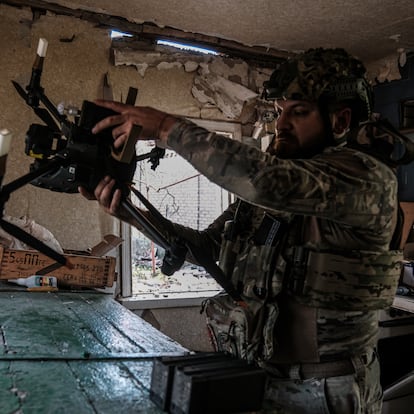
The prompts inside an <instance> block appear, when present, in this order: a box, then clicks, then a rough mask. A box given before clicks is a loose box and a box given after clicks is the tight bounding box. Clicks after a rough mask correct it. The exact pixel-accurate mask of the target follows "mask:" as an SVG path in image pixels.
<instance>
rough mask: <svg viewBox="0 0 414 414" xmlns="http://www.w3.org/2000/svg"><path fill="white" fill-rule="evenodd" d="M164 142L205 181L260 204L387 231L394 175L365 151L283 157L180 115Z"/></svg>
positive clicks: (343, 149)
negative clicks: (181, 117)
mask: <svg viewBox="0 0 414 414" xmlns="http://www.w3.org/2000/svg"><path fill="white" fill-rule="evenodd" d="M168 146H169V148H171V149H173V150H174V151H176V152H177V153H178V154H180V155H181V156H182V157H183V158H185V159H186V160H188V161H189V162H190V163H191V164H192V165H193V166H194V167H195V168H196V169H197V170H198V171H200V172H201V173H202V174H204V175H205V176H206V177H207V178H209V179H210V180H211V181H213V182H215V183H216V184H218V185H220V186H222V187H223V188H225V189H227V190H228V191H230V192H232V193H234V194H236V195H237V196H239V197H240V198H241V199H244V200H246V201H248V202H250V203H253V204H255V205H258V206H260V207H263V208H265V209H268V210H274V211H276V212H280V211H284V212H290V213H293V214H301V215H312V216H316V217H319V218H322V219H328V220H332V221H335V222H338V223H343V224H345V225H349V226H353V227H356V228H360V229H370V230H374V229H375V231H376V232H378V233H380V232H384V231H385V232H387V233H392V231H393V230H392V229H391V227H392V226H394V224H395V223H391V221H392V220H391V218H392V217H393V215H394V213H395V209H396V202H397V181H396V175H395V172H394V171H393V170H392V169H390V168H389V167H388V166H386V165H385V164H383V163H382V162H380V161H378V160H377V159H376V158H374V157H372V156H369V155H368V154H365V153H362V152H358V151H356V150H353V149H350V148H347V147H335V148H334V147H331V148H328V149H326V150H325V151H324V152H323V153H321V154H319V155H317V156H315V157H313V158H311V159H297V160H294V159H291V160H283V159H279V158H277V157H275V156H272V155H270V154H268V153H265V152H262V151H261V150H260V149H258V148H256V147H253V146H250V145H246V144H243V143H241V142H238V141H235V140H232V139H229V138H227V137H224V136H221V135H218V134H215V133H210V132H208V131H207V130H205V129H203V128H200V127H198V126H196V125H194V124H193V123H191V122H188V121H186V120H183V121H180V122H178V123H177V124H176V125H175V126H174V128H173V130H172V131H171V133H170V135H169V137H168Z"/></svg>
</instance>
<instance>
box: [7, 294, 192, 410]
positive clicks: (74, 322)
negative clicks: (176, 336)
mask: <svg viewBox="0 0 414 414" xmlns="http://www.w3.org/2000/svg"><path fill="white" fill-rule="evenodd" d="M185 353H187V350H186V349H185V348H183V347H182V346H181V345H179V344H178V343H176V342H174V341H173V340H171V339H170V338H168V337H167V336H165V335H164V334H162V333H161V332H159V331H158V330H156V329H155V328H153V327H152V326H151V325H150V324H148V323H147V322H145V321H144V320H142V319H141V318H139V317H138V316H137V315H135V314H134V313H132V312H131V311H129V310H128V309H126V308H125V307H123V306H122V305H120V304H119V303H118V302H116V301H115V300H114V299H112V297H111V296H110V295H107V294H102V293H95V292H88V293H83V292H80V293H79V292H76V293H70V292H53V293H50V292H49V293H48V292H27V291H21V290H16V291H0V413H1V414H9V413H10V414H11V413H24V414H32V413H39V414H47V413H51V414H52V413H53V414H55V413H65V414H66V413H68V414H69V413H76V414H83V413H94V414H97V413H99V414H101V413H103V414H106V413H110V414H112V413H116V412H122V413H128V414H129V413H146V414H151V413H161V412H162V411H161V410H159V409H158V408H157V407H156V406H155V405H154V404H153V403H152V401H150V399H149V387H150V380H151V372H152V365H153V360H154V358H156V357H157V356H161V355H182V354H185Z"/></svg>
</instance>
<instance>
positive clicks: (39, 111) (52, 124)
mask: <svg viewBox="0 0 414 414" xmlns="http://www.w3.org/2000/svg"><path fill="white" fill-rule="evenodd" d="M12 84H13V86H14V87H15V89H16V91H17V92H18V94H19V95H20V96H21V97H22V98H23V99H24V101H25V102H26V103H27V104H28V103H29V94H28V93H27V92H26V91H25V90H24V89H23V87H22V86H21V85H20V84H18V83H17V82H16V81H13V80H12ZM40 100H42V97H40ZM32 108H33V111H34V112H35V114H36V115H37V116H38V117H39V118H40V119H41V120H42V121H43V122H44V123H45V124H46V125H47V126H48V127H49V128H51V129H52V130H53V131H56V132H59V131H60V128H59V125H58V124H57V122H56V121H55V119H54V118H53V116H52V115H50V113H49V111H48V110H47V109H45V108H40V107H38V106H37V107H36V106H32Z"/></svg>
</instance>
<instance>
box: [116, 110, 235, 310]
mask: <svg viewBox="0 0 414 414" xmlns="http://www.w3.org/2000/svg"><path fill="white" fill-rule="evenodd" d="M187 119H188V120H190V121H192V122H194V123H195V124H197V125H199V126H201V127H203V128H206V129H208V130H209V131H214V132H216V133H224V134H226V135H227V134H231V137H232V139H235V140H237V141H242V127H241V124H240V123H237V122H228V121H214V120H208V119H199V118H189V117H187ZM120 233H121V237H122V238H123V240H124V242H123V243H122V246H121V248H120V259H121V260H120V273H121V278H120V279H121V286H120V297H119V301H120V302H121V303H122V304H123V305H125V306H126V307H127V308H129V309H156V308H169V307H185V306H199V305H200V304H201V302H202V301H203V300H205V299H206V298H207V296H196V295H193V296H191V295H188V296H186V297H182V298H170V297H162V298H159V297H158V298H156V297H154V298H151V299H148V298H146V299H143V298H139V297H138V295H134V294H133V292H132V262H131V259H132V254H131V253H132V252H131V237H132V232H131V225H130V224H128V223H125V222H121V226H120Z"/></svg>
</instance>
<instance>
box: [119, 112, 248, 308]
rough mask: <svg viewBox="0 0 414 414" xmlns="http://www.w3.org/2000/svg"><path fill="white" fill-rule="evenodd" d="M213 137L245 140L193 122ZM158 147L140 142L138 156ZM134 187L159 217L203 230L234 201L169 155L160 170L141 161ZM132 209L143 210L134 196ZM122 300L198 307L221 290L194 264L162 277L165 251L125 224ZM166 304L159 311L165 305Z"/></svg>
mask: <svg viewBox="0 0 414 414" xmlns="http://www.w3.org/2000/svg"><path fill="white" fill-rule="evenodd" d="M193 122H195V123H197V124H199V125H200V126H203V127H205V128H206V129H209V130H211V131H215V132H219V133H221V134H223V135H228V136H230V137H231V138H233V139H238V140H241V127H240V125H239V124H235V123H229V122H213V121H206V120H199V119H193ZM153 146H154V143H153V142H149V141H141V142H139V143H138V144H137V154H142V153H148V152H149V151H151V149H152V148H153ZM134 181H135V187H136V188H137V189H138V190H139V191H140V192H141V194H142V195H144V197H146V198H147V199H148V200H149V201H150V202H151V203H152V204H153V205H154V206H155V207H156V208H157V209H158V210H159V211H160V213H161V214H162V215H163V216H164V217H166V218H168V219H170V220H171V221H173V222H176V223H179V224H183V225H185V226H188V227H191V228H194V229H197V230H202V229H204V228H206V227H207V226H208V225H209V224H210V223H211V222H212V221H213V220H214V219H215V218H216V217H217V216H218V215H220V214H221V212H222V211H223V210H225V209H226V208H227V206H228V205H229V204H230V203H231V202H232V201H233V196H232V194H230V193H228V192H227V191H225V190H223V189H222V188H220V187H219V186H217V185H215V184H214V183H212V182H210V181H209V180H207V179H206V178H205V177H204V176H203V175H201V174H200V173H198V171H197V170H195V169H194V168H193V167H192V166H191V165H190V164H189V163H188V162H187V161H185V160H184V159H182V158H181V157H180V156H179V155H177V154H176V153H175V152H173V151H169V150H167V151H166V153H165V155H164V157H163V158H162V159H161V160H160V163H159V165H158V167H156V169H155V170H153V169H152V168H151V163H150V162H149V161H148V160H144V161H140V162H139V163H138V165H137V169H136V172H135V180H134ZM132 200H133V203H134V204H135V205H137V206H140V203H139V201H138V199H137V198H135V196H133V198H132ZM122 226H123V228H122V231H123V238H124V240H125V241H124V248H123V253H122V268H123V272H122V274H123V276H122V292H121V294H122V296H123V297H130V300H133V301H135V300H136V301H140V306H145V303H144V302H147V304H148V306H154V301H156V302H157V306H168V305H167V304H166V302H169V303H170V304H171V303H176V302H177V301H179V302H180V303H181V304H182V303H183V302H182V301H183V300H184V301H185V303H188V304H191V303H198V302H199V301H200V299H201V298H205V297H208V296H211V295H213V294H215V293H217V291H219V290H220V287H219V286H218V285H217V283H216V282H215V281H214V279H213V278H212V277H211V276H210V275H208V274H207V273H206V272H205V271H204V269H203V268H201V267H198V266H195V265H193V264H190V263H187V262H186V263H185V264H184V266H183V267H182V268H181V269H180V270H179V271H177V272H176V273H174V275H172V276H165V275H163V274H162V273H161V271H160V266H161V263H162V257H163V253H164V252H163V249H162V248H161V247H159V246H157V245H156V244H154V243H152V242H151V241H150V240H149V239H148V238H147V237H145V236H143V235H142V234H141V233H140V232H139V231H138V230H137V229H135V228H134V227H131V226H129V225H127V224H124V223H123V225H122ZM161 301H162V302H164V303H163V304H162V305H160V302H161Z"/></svg>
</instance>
